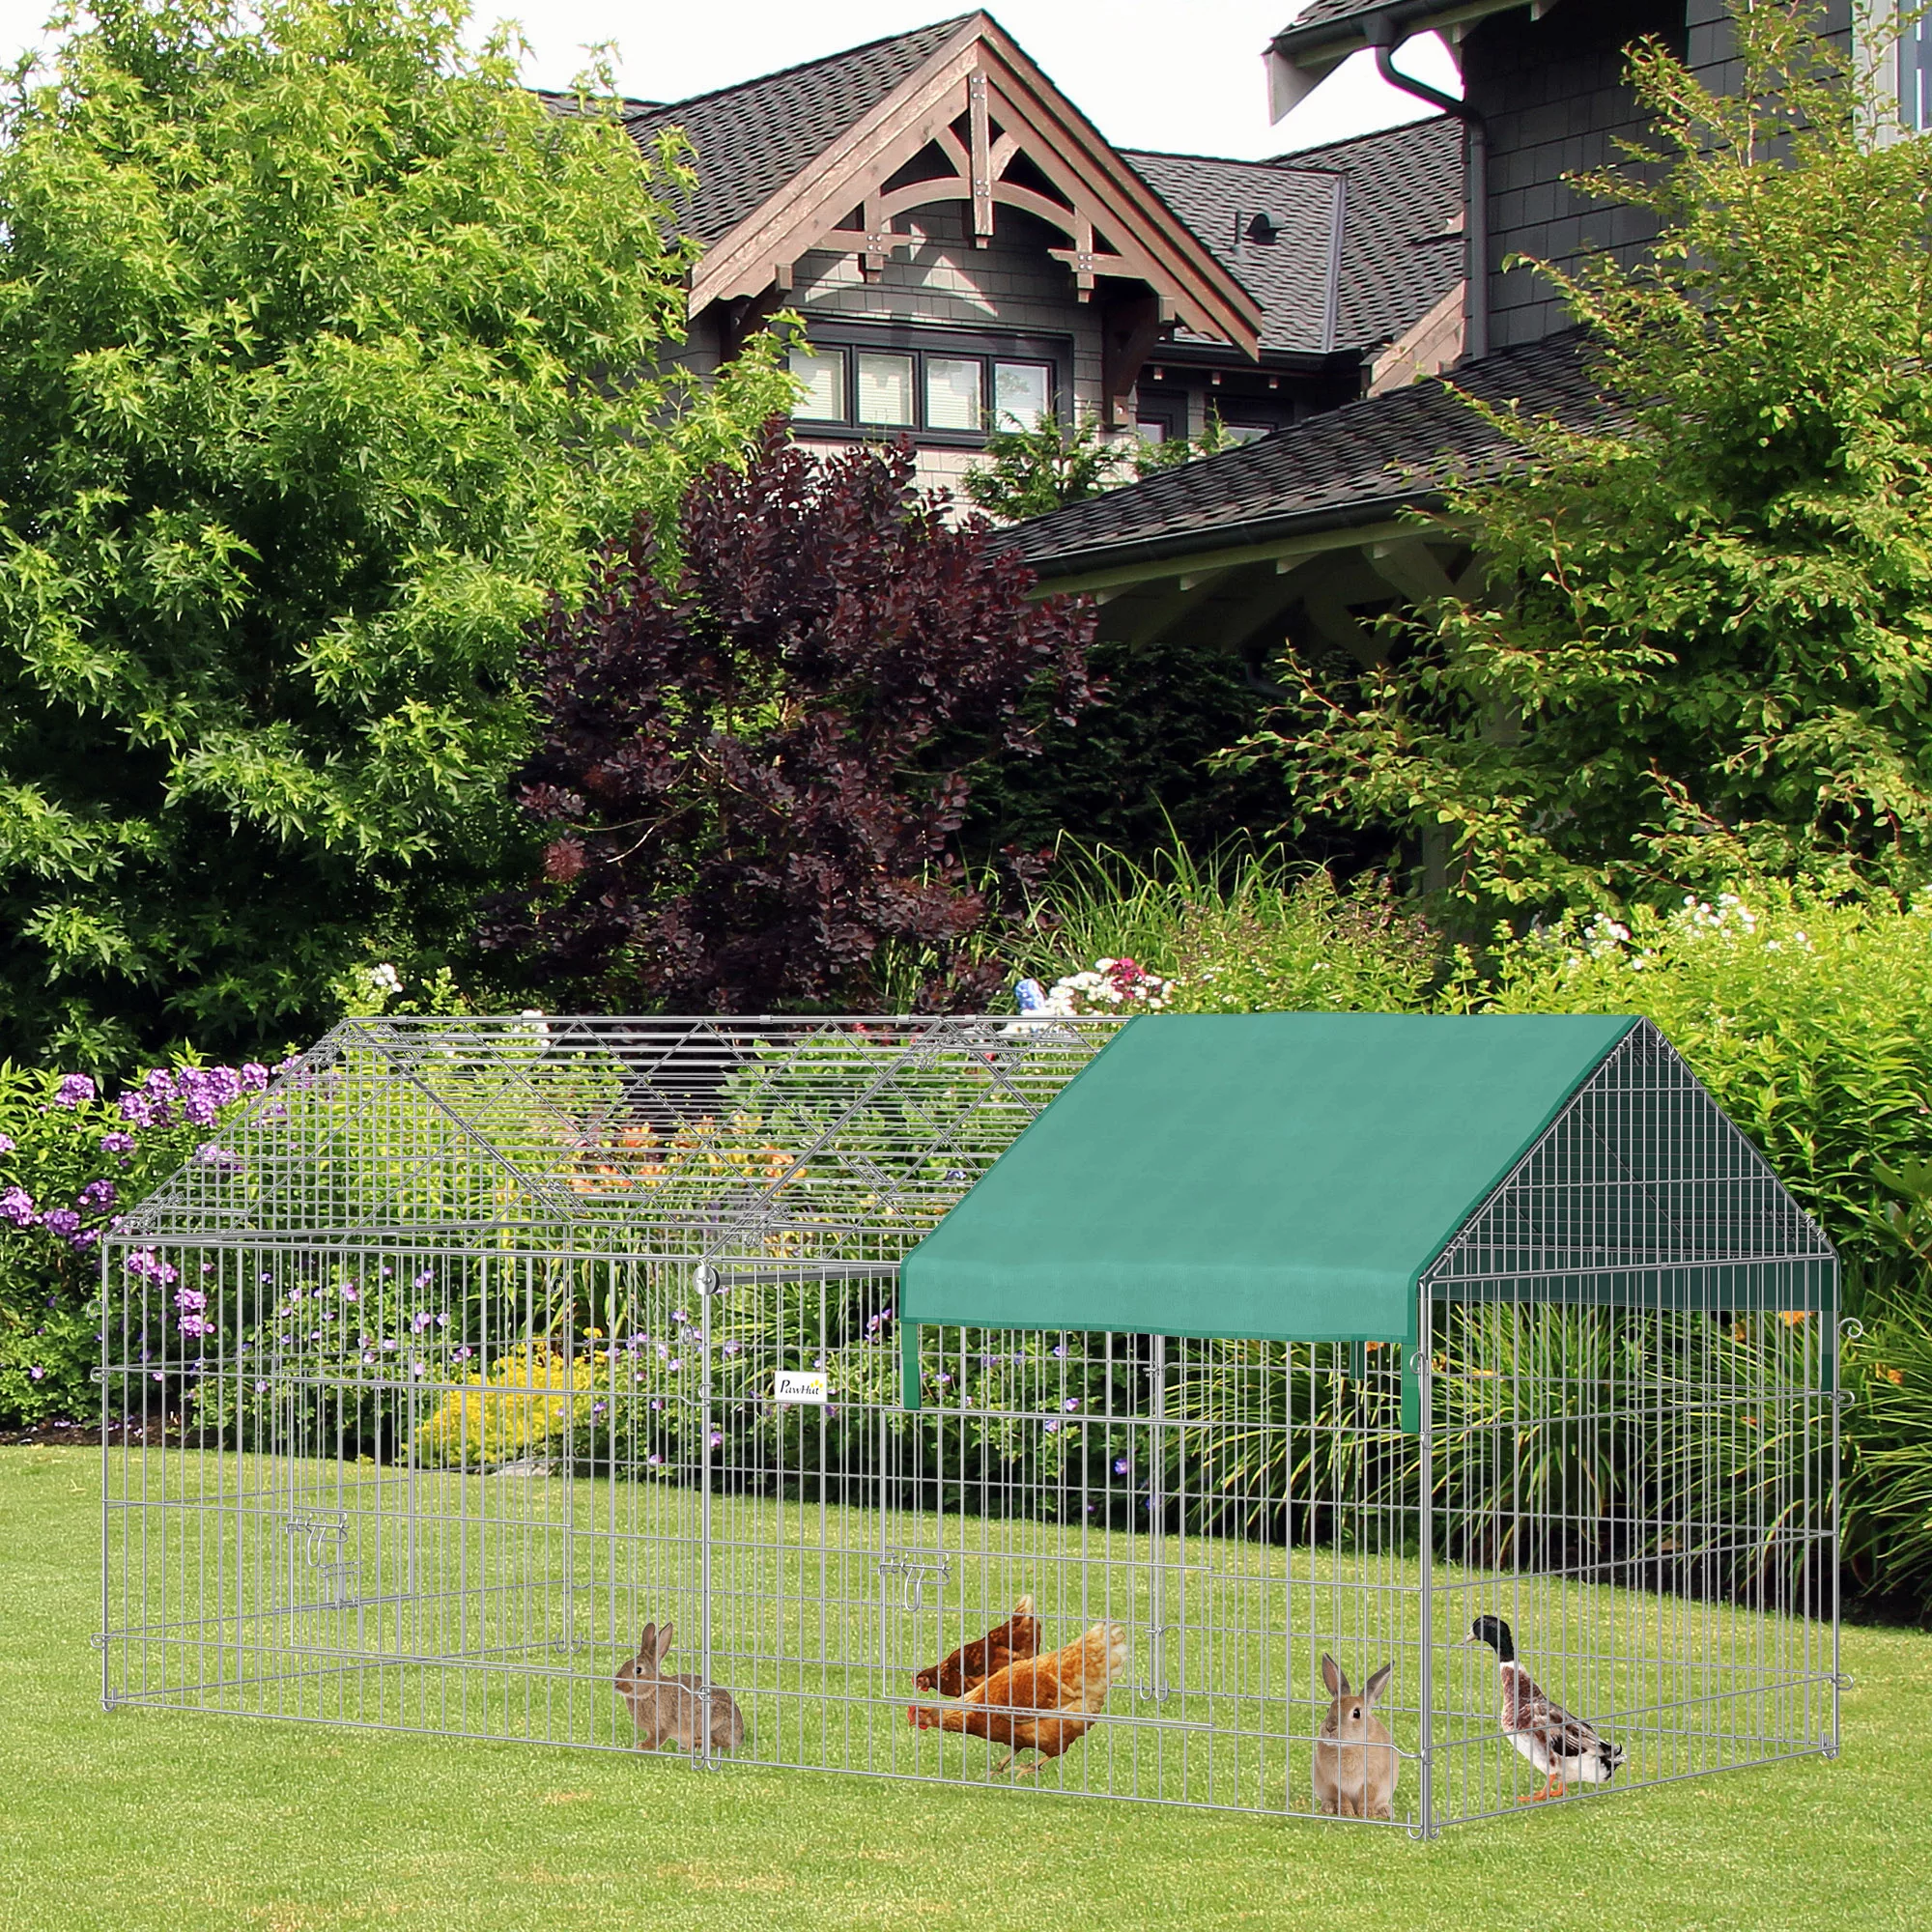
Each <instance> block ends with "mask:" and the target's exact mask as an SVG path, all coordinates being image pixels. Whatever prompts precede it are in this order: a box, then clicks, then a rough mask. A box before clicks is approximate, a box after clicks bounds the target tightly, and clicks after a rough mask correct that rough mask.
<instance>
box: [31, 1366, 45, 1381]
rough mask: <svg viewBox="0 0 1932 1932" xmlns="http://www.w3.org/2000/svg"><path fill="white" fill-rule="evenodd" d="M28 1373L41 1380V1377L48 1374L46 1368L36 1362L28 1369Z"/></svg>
mask: <svg viewBox="0 0 1932 1932" xmlns="http://www.w3.org/2000/svg"><path fill="white" fill-rule="evenodd" d="M27 1373H28V1375H30V1376H32V1377H33V1378H34V1379H35V1380H36V1381H39V1380H40V1378H42V1377H43V1375H45V1374H46V1370H44V1369H43V1368H42V1367H41V1365H40V1363H38V1362H36V1363H35V1364H34V1366H33V1367H32V1368H31V1369H29V1370H28V1371H27Z"/></svg>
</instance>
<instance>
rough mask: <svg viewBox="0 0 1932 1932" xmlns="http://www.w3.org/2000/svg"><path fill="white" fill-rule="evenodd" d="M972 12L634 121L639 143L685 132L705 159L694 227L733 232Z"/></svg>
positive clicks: (716, 233)
mask: <svg viewBox="0 0 1932 1932" xmlns="http://www.w3.org/2000/svg"><path fill="white" fill-rule="evenodd" d="M973 17H974V16H973V15H972V14H957V15H955V16H954V17H953V18H952V19H950V20H940V21H937V22H935V23H934V24H933V25H932V26H930V27H920V28H918V29H916V30H915V31H914V32H912V33H909V34H895V35H892V36H890V37H889V38H888V39H886V40H883V41H871V42H868V43H867V44H866V45H865V46H862V47H851V48H848V49H847V50H846V51H845V52H844V53H840V54H833V55H830V56H829V57H828V58H826V59H824V60H815V61H807V62H805V63H803V64H802V65H800V66H798V67H790V68H785V69H784V70H783V71H781V72H778V73H768V74H765V75H763V76H762V77H760V78H759V79H757V80H747V81H741V82H740V83H739V84H738V85H736V86H735V87H725V88H720V89H718V90H717V91H716V92H715V93H711V94H699V95H695V96H693V98H692V99H689V100H673V101H671V102H670V103H669V104H668V105H667V106H663V107H655V108H649V109H646V110H645V111H644V112H642V113H640V114H637V115H631V116H627V117H626V124H625V125H626V126H627V127H629V128H630V129H631V131H632V132H633V134H635V135H636V136H637V137H638V139H639V141H646V140H649V139H651V138H652V137H654V136H655V135H657V134H658V133H660V132H661V131H662V130H663V129H665V128H683V129H684V131H685V134H686V135H687V136H688V137H689V139H690V141H691V144H692V146H693V148H694V149H696V156H697V161H696V166H697V192H696V195H695V196H694V197H693V199H692V202H691V205H690V209H689V212H688V213H687V214H686V215H685V217H684V223H683V225H684V229H685V232H686V233H687V234H689V235H691V236H692V237H694V238H695V239H696V241H702V242H705V243H707V244H708V243H710V242H713V241H718V240H719V239H720V238H721V237H722V236H725V235H728V234H729V233H730V232H731V230H732V229H733V228H735V227H736V226H737V225H738V223H739V222H741V221H742V220H744V218H745V217H746V216H747V215H748V214H750V213H752V212H753V210H754V209H757V208H760V207H762V206H763V205H764V203H765V202H767V201H768V200H770V199H771V197H772V196H773V195H774V194H776V193H777V192H778V191H779V189H780V188H781V187H782V186H784V185H785V184H786V183H787V182H788V181H790V180H792V178H793V177H794V176H796V175H797V174H799V173H800V172H801V171H802V170H803V169H804V168H805V167H806V166H807V165H808V164H809V163H810V162H811V161H812V160H814V159H816V158H817V156H820V155H822V154H823V153H824V152H825V151H826V149H827V148H829V147H831V145H832V144H833V142H834V141H836V140H837V139H838V137H839V135H841V134H843V133H844V132H845V131H846V130H847V129H848V128H852V127H854V126H855V125H856V124H857V123H858V122H859V121H861V120H862V119H864V117H865V116H866V115H867V114H868V113H870V112H871V110H872V109H873V108H874V107H876V106H877V105H878V104H879V103H880V101H882V100H884V99H886V97H887V96H888V95H889V94H891V93H892V91H893V90H894V89H895V87H897V86H898V85H899V84H900V82H902V81H904V80H905V79H907V78H908V77H909V76H910V75H911V74H913V73H915V72H917V71H918V70H919V69H920V68H922V67H923V65H924V64H925V63H926V62H927V61H928V60H930V59H931V58H932V56H933V55H934V54H935V53H937V52H938V51H939V49H940V48H941V47H943V46H944V45H945V44H946V43H947V42H948V41H950V40H951V39H952V37H953V35H955V34H956V33H958V31H959V30H960V28H962V27H963V26H965V25H966V23H967V22H968V21H969V20H970V19H972V18H973Z"/></svg>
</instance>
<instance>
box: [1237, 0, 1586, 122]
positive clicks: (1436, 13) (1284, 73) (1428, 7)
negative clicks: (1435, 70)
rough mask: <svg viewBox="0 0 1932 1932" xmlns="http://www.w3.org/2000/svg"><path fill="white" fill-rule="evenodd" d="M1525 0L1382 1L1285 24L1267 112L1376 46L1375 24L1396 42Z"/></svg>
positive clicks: (1540, 0)
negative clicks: (1343, 15) (1341, 15)
mask: <svg viewBox="0 0 1932 1932" xmlns="http://www.w3.org/2000/svg"><path fill="white" fill-rule="evenodd" d="M1522 4H1523V0H1383V4H1382V5H1381V6H1379V7H1371V8H1369V9H1367V10H1366V11H1365V12H1363V13H1360V14H1350V15H1349V17H1348V18H1347V19H1342V20H1326V21H1321V22H1320V23H1318V24H1317V25H1315V26H1310V27H1293V26H1291V27H1284V28H1283V29H1282V30H1281V32H1280V33H1278V34H1277V35H1276V36H1275V37H1274V39H1273V40H1272V41H1270V42H1269V43H1268V45H1267V51H1266V54H1265V55H1264V58H1265V60H1266V63H1267V73H1268V111H1269V117H1270V119H1272V120H1275V121H1280V120H1282V119H1283V118H1284V117H1285V116H1286V115H1288V114H1289V113H1291V112H1292V111H1293V109H1294V108H1295V107H1297V106H1299V105H1300V103H1301V102H1302V101H1303V100H1305V99H1307V98H1308V97H1309V95H1311V94H1312V93H1314V91H1315V90H1316V88H1318V87H1320V86H1321V83H1322V82H1323V81H1324V80H1326V79H1327V77H1328V76H1329V74H1330V73H1332V72H1333V71H1335V69H1336V68H1338V67H1340V66H1341V64H1342V63H1343V62H1344V61H1345V60H1347V59H1348V58H1349V57H1350V54H1357V53H1360V52H1361V51H1362V49H1363V48H1364V47H1367V46H1373V45H1374V44H1375V41H1374V40H1373V39H1372V38H1371V34H1370V29H1371V27H1372V26H1374V27H1375V28H1377V29H1378V30H1379V29H1380V28H1381V27H1383V26H1387V27H1391V28H1393V29H1394V30H1395V36H1396V41H1397V43H1398V44H1400V43H1401V42H1402V41H1404V40H1406V39H1407V38H1408V37H1409V36H1410V35H1412V34H1427V33H1437V32H1441V31H1442V30H1444V29H1448V30H1449V31H1450V35H1451V39H1452V41H1453V40H1455V39H1458V38H1460V32H1459V30H1460V29H1462V28H1463V27H1467V26H1471V25H1473V24H1474V23H1475V22H1476V21H1478V20H1480V19H1483V18H1484V17H1485V16H1486V15H1488V14H1501V13H1506V12H1508V11H1509V10H1510V9H1511V8H1513V7H1520V6H1521V5H1522ZM1556 4H1557V0H1532V4H1531V8H1530V12H1531V15H1532V17H1534V18H1541V17H1542V15H1543V14H1547V13H1548V11H1549V10H1550V8H1551V7H1553V6H1555V5H1556Z"/></svg>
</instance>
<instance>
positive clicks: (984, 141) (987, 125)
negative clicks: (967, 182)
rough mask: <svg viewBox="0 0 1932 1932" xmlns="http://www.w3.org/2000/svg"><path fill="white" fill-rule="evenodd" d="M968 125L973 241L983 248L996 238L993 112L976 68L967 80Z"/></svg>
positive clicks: (984, 85) (982, 77)
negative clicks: (994, 222) (970, 158)
mask: <svg viewBox="0 0 1932 1932" xmlns="http://www.w3.org/2000/svg"><path fill="white" fill-rule="evenodd" d="M966 115H967V129H968V134H969V138H970V146H971V151H972V163H973V164H972V167H971V168H970V169H969V170H968V172H969V174H970V175H971V176H972V182H973V245H974V247H976V248H983V247H984V246H985V245H986V243H987V242H988V241H991V240H992V239H993V181H994V168H993V156H992V114H991V110H990V109H989V107H988V105H987V101H986V76H985V75H984V74H983V73H980V72H975V73H972V74H970V75H969V76H968V77H967V81H966Z"/></svg>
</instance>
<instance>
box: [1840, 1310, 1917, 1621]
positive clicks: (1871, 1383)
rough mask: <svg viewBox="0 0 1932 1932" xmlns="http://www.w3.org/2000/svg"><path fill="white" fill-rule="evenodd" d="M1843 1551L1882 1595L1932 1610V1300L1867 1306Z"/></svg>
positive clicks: (1852, 1360)
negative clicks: (1868, 1307) (1870, 1308)
mask: <svg viewBox="0 0 1932 1932" xmlns="http://www.w3.org/2000/svg"><path fill="white" fill-rule="evenodd" d="M1843 1375H1844V1388H1845V1394H1846V1396H1847V1397H1848V1398H1849V1406H1848V1407H1847V1408H1846V1409H1845V1411H1844V1417H1843V1425H1842V1426H1843V1456H1844V1492H1845V1494H1844V1524H1843V1535H1844V1545H1843V1547H1844V1556H1845V1562H1846V1565H1847V1567H1848V1568H1849V1569H1850V1571H1851V1574H1852V1577H1853V1579H1854V1580H1855V1581H1856V1582H1857V1583H1858V1584H1859V1585H1860V1586H1861V1588H1863V1589H1865V1590H1868V1591H1869V1592H1871V1594H1872V1595H1873V1596H1875V1597H1880V1598H1887V1599H1890V1600H1892V1601H1893V1602H1894V1603H1898V1604H1901V1605H1911V1606H1913V1607H1915V1608H1916V1609H1917V1610H1918V1613H1919V1614H1921V1615H1923V1614H1925V1613H1926V1612H1927V1611H1928V1610H1932V1297H1928V1296H1926V1295H1925V1294H1924V1293H1923V1291H1922V1290H1921V1292H1920V1294H1919V1296H1918V1298H1917V1299H1916V1300H1906V1299H1903V1298H1899V1299H1894V1300H1891V1301H1889V1302H1888V1303H1887V1304H1886V1305H1884V1306H1883V1307H1880V1308H1875V1309H1872V1310H1870V1311H1868V1312H1867V1315H1866V1317H1865V1320H1864V1331H1863V1333H1862V1334H1855V1336H1854V1339H1853V1340H1852V1341H1850V1342H1849V1343H1848V1344H1847V1346H1846V1348H1845V1351H1844V1361H1843Z"/></svg>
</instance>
